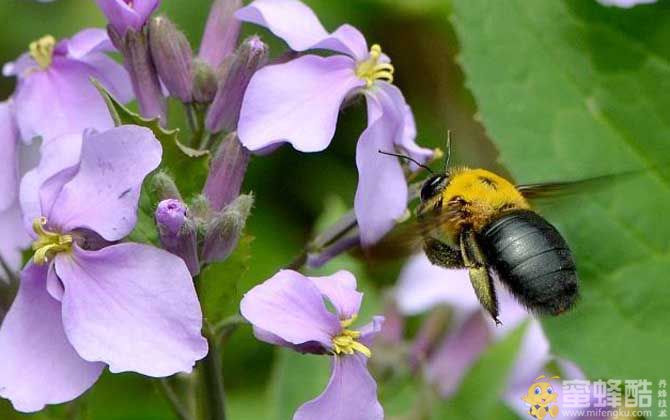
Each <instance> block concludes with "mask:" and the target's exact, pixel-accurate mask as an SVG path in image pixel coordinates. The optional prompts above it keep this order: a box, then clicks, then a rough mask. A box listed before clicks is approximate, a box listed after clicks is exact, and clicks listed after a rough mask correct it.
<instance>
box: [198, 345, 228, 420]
mask: <svg viewBox="0 0 670 420" xmlns="http://www.w3.org/2000/svg"><path fill="white" fill-rule="evenodd" d="M207 341H208V342H209V353H208V354H207V357H205V359H204V360H203V361H202V371H201V372H200V373H201V374H202V375H201V376H202V384H203V391H204V402H205V407H204V416H203V419H206V420H226V404H225V397H226V393H225V388H224V386H223V368H222V366H221V361H222V360H221V340H220V339H219V338H217V337H216V335H215V334H207Z"/></svg>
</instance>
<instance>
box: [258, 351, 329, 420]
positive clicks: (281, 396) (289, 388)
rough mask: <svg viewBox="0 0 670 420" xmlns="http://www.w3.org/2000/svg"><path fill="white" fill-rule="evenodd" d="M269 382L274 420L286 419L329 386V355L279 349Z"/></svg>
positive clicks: (272, 419)
mask: <svg viewBox="0 0 670 420" xmlns="http://www.w3.org/2000/svg"><path fill="white" fill-rule="evenodd" d="M276 354H277V358H276V359H277V360H276V361H275V370H274V372H273V377H272V382H271V384H270V407H272V410H271V412H272V413H273V414H274V415H273V417H272V418H271V420H286V419H291V418H293V414H294V413H295V411H296V410H297V409H298V407H300V406H301V405H302V404H304V403H306V402H307V401H309V400H311V399H313V398H315V397H316V396H317V395H319V394H320V393H321V392H323V390H324V389H325V388H326V384H327V383H328V377H329V376H330V359H331V358H330V357H328V356H317V355H311V354H310V355H307V354H300V353H297V352H295V351H293V350H289V349H285V348H280V349H278V350H277V352H276Z"/></svg>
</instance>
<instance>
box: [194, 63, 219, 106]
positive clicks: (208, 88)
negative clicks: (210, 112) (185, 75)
mask: <svg viewBox="0 0 670 420" xmlns="http://www.w3.org/2000/svg"><path fill="white" fill-rule="evenodd" d="M218 84H219V82H218V80H217V79H216V73H215V72H214V70H213V69H212V68H211V67H210V66H209V64H207V63H206V62H205V61H203V60H201V59H199V58H196V59H194V60H193V100H194V101H195V102H198V103H201V104H208V103H210V102H212V101H213V100H214V96H215V95H216V89H217V87H218Z"/></svg>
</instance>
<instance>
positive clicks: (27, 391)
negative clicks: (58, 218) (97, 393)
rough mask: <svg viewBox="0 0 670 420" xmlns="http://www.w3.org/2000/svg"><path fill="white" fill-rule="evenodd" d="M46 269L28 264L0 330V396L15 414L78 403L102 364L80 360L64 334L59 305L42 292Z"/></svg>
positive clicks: (100, 370) (93, 381)
mask: <svg viewBox="0 0 670 420" xmlns="http://www.w3.org/2000/svg"><path fill="white" fill-rule="evenodd" d="M46 270H47V267H46V266H42V267H38V266H34V265H28V266H27V267H26V268H25V269H24V270H23V273H22V274H21V284H20V286H19V293H18V295H17V296H16V299H15V300H14V303H13V304H12V307H11V309H10V310H9V313H8V314H7V317H6V318H5V320H4V323H3V324H2V328H0V354H2V357H0V396H2V397H3V398H8V399H10V400H11V401H12V404H13V405H14V408H16V409H17V410H18V411H24V412H32V411H38V410H41V409H42V408H43V407H44V406H45V405H46V404H58V403H63V402H66V401H70V400H72V399H74V398H77V397H78V396H79V395H81V394H82V393H84V392H85V391H86V390H87V389H88V388H90V387H91V386H92V385H93V384H94V383H95V381H96V380H97V379H98V376H100V373H101V372H102V369H103V368H104V365H103V364H102V363H90V362H87V361H85V360H83V359H82V358H81V357H79V355H78V354H77V352H75V350H74V349H73V348H72V346H71V345H70V343H69V342H68V340H67V338H66V336H65V333H64V332H63V324H62V320H61V312H60V309H61V307H60V304H59V303H58V302H57V301H56V300H54V299H52V298H51V296H49V294H48V293H47V291H46V288H45V287H44V279H45V277H46Z"/></svg>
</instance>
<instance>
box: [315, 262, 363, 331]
mask: <svg viewBox="0 0 670 420" xmlns="http://www.w3.org/2000/svg"><path fill="white" fill-rule="evenodd" d="M309 279H310V280H312V282H314V284H315V285H316V287H317V288H318V289H319V291H320V292H321V294H322V295H324V296H326V297H327V298H328V300H329V301H330V303H332V304H333V306H334V307H335V310H336V311H337V316H338V317H339V318H340V319H341V320H345V319H350V318H351V317H353V316H355V315H358V310H359V309H360V307H361V302H362V301H363V293H360V292H357V291H356V278H355V277H354V275H353V274H351V273H350V272H348V271H345V270H341V271H338V272H337V273H335V274H333V275H330V276H325V277H309Z"/></svg>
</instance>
